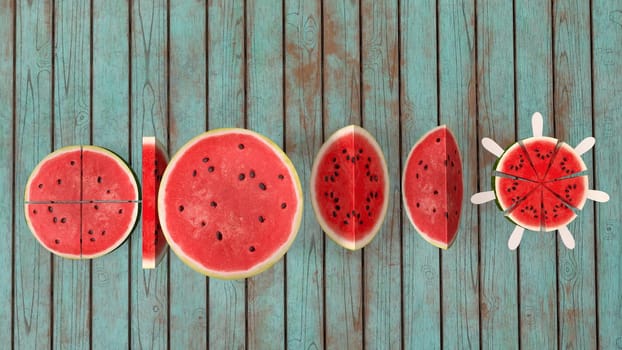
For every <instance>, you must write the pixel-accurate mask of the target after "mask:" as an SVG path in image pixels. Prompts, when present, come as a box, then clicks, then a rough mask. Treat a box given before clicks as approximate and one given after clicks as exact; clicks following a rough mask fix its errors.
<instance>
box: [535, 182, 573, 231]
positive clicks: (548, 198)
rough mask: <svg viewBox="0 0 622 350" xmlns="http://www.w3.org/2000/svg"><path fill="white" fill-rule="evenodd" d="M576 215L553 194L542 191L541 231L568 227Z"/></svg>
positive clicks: (544, 189)
mask: <svg viewBox="0 0 622 350" xmlns="http://www.w3.org/2000/svg"><path fill="white" fill-rule="evenodd" d="M576 217H577V214H575V212H574V211H573V210H572V209H571V208H570V207H569V206H568V205H566V203H565V202H564V201H562V200H560V199H559V198H558V197H557V196H556V195H555V194H554V193H553V192H551V191H549V190H547V189H546V188H543V190H542V220H543V222H542V231H554V230H557V229H558V228H560V227H562V226H566V225H568V224H569V223H570V222H571V221H572V220H574V218H576Z"/></svg>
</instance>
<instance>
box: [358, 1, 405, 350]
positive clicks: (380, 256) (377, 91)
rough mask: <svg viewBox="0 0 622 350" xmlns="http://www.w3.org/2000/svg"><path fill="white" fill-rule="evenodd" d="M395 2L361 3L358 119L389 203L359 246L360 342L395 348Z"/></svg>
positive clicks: (398, 272)
mask: <svg viewBox="0 0 622 350" xmlns="http://www.w3.org/2000/svg"><path fill="white" fill-rule="evenodd" d="M397 15H398V3H397V1H394V0H387V1H363V2H362V3H361V35H362V40H361V41H362V51H361V65H362V69H363V72H362V74H363V75H362V78H361V79H362V86H363V87H362V89H361V90H362V91H363V94H362V100H363V103H362V106H363V107H362V113H363V118H362V125H363V127H365V128H366V129H367V130H368V131H369V132H370V133H371V134H372V135H374V136H375V137H376V140H377V141H378V144H379V145H380V148H381V149H382V150H383V152H384V156H385V159H386V161H387V166H388V168H389V181H390V188H389V193H388V196H389V207H388V209H387V215H386V217H385V221H384V225H383V226H382V228H381V230H380V231H379V233H378V235H377V236H376V238H375V239H374V240H373V241H372V242H371V243H370V244H369V245H368V246H367V247H365V248H364V249H363V259H364V260H363V261H364V265H363V278H364V282H363V286H364V288H363V300H364V301H365V308H364V320H365V322H364V325H363V327H365V331H364V336H365V339H364V345H365V347H368V348H370V349H374V348H381V347H387V348H390V349H397V348H400V347H401V344H402V327H401V315H402V307H401V306H402V305H401V236H402V235H401V220H400V219H401V205H400V204H401V199H402V196H401V191H400V186H401V182H400V179H401V172H400V162H401V158H402V157H401V154H400V137H399V135H400V129H399V128H400V122H399V120H400V115H399V56H398V35H397V29H398V18H397Z"/></svg>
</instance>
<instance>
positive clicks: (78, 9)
mask: <svg viewBox="0 0 622 350" xmlns="http://www.w3.org/2000/svg"><path fill="white" fill-rule="evenodd" d="M90 14H91V7H90V2H89V1H86V0H82V1H76V2H70V1H59V2H55V3H54V16H55V18H54V56H53V57H52V61H53V64H54V142H53V145H54V149H58V148H60V147H64V146H68V145H76V144H89V143H90V130H91V129H90V128H91V125H90V103H91V102H90V89H91V74H90V69H91V66H90V59H91V56H90V54H91V53H90V45H91V40H90V39H91V38H90V29H91V28H90V19H91V17H90ZM52 267H53V276H54V280H53V283H54V293H53V300H52V301H53V303H54V307H53V312H52V315H53V320H52V322H53V338H52V341H53V345H52V346H53V347H58V348H62V347H69V346H70V347H72V348H76V349H88V348H89V347H90V327H89V324H90V309H89V307H90V305H91V304H90V303H91V300H90V297H91V290H90V289H91V288H90V287H91V286H90V278H91V271H90V270H91V266H90V261H87V260H84V261H81V260H77V261H74V260H68V259H64V258H60V257H56V256H54V257H53V260H52Z"/></svg>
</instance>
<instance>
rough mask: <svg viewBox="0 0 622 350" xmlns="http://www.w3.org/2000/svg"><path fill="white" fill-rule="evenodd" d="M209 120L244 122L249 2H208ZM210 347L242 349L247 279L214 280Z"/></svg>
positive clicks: (232, 123) (224, 124)
mask: <svg viewBox="0 0 622 350" xmlns="http://www.w3.org/2000/svg"><path fill="white" fill-rule="evenodd" d="M208 6H209V7H208V9H207V13H208V21H207V25H208V30H207V32H208V50H207V52H208V56H207V61H208V62H209V65H208V83H207V86H208V107H207V108H208V125H209V127H210V128H211V129H215V128H223V127H244V111H245V107H244V106H245V95H244V70H245V68H244V64H245V62H244V48H245V38H244V1H242V0H234V1H228V0H211V1H209V4H208ZM208 299H209V301H208V304H209V322H208V325H209V334H212V335H217V336H210V337H208V338H209V347H210V348H214V349H240V348H244V347H245V344H246V343H245V342H246V282H245V280H233V281H222V280H218V279H210V281H209V296H208Z"/></svg>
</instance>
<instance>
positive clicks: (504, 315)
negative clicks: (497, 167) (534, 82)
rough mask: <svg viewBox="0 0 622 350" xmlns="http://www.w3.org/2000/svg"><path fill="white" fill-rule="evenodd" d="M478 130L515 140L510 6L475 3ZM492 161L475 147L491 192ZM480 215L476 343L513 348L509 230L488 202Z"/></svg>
mask: <svg viewBox="0 0 622 350" xmlns="http://www.w3.org/2000/svg"><path fill="white" fill-rule="evenodd" d="M476 11H477V30H476V32H477V74H478V85H477V87H478V88H477V106H478V116H477V126H478V133H479V138H481V137H484V136H486V137H490V138H492V139H493V140H495V141H496V142H497V143H499V144H501V145H503V146H502V147H508V146H509V145H511V144H512V143H514V142H515V135H514V132H513V131H514V119H515V116H514V103H513V102H514V58H513V54H514V50H513V34H514V33H513V25H512V23H513V20H514V19H513V18H512V13H513V11H512V4H511V3H510V2H508V1H506V2H492V1H490V2H477V9H476ZM494 158H495V157H494V156H491V155H490V153H488V151H486V150H485V149H484V148H483V147H479V160H480V164H482V165H483V164H485V166H480V170H479V186H480V190H481V191H489V190H490V187H489V186H490V177H491V176H492V170H493V167H494V166H493V164H494V161H495V159H494ZM479 212H480V216H481V217H480V226H479V227H480V229H479V232H480V262H481V266H480V301H479V303H480V322H481V324H480V327H481V328H480V334H481V335H480V337H481V339H480V342H481V346H482V348H485V349H499V348H504V349H518V347H519V342H518V297H517V294H518V293H517V290H518V281H517V264H516V253H515V252H513V251H511V250H509V249H508V243H507V242H508V238H509V236H510V235H509V234H510V232H512V230H513V227H512V225H511V224H508V221H507V220H506V219H505V217H503V215H500V214H501V213H500V212H499V208H497V206H495V205H493V204H492V203H489V205H484V206H481V207H480V208H479Z"/></svg>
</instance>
